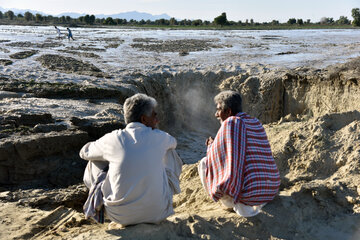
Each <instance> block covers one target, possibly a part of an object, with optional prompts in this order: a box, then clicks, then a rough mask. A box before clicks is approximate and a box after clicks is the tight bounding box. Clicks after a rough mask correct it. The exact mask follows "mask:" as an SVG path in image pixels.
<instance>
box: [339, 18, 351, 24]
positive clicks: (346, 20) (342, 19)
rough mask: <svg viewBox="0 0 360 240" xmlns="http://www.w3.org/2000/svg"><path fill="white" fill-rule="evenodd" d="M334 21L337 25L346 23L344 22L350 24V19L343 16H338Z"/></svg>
mask: <svg viewBox="0 0 360 240" xmlns="http://www.w3.org/2000/svg"><path fill="white" fill-rule="evenodd" d="M336 23H337V24H339V25H346V24H350V20H349V19H348V18H347V17H345V16H340V18H339V19H338V20H337V21H336Z"/></svg>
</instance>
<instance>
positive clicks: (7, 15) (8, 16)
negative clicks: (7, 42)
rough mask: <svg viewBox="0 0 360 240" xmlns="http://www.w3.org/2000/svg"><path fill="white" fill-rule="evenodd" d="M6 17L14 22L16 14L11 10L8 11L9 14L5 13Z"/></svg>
mask: <svg viewBox="0 0 360 240" xmlns="http://www.w3.org/2000/svg"><path fill="white" fill-rule="evenodd" d="M5 17H7V18H8V19H10V20H13V19H14V17H15V14H14V12H13V11H11V10H9V11H7V12H6V13H5Z"/></svg>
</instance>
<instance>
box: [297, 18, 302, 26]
mask: <svg viewBox="0 0 360 240" xmlns="http://www.w3.org/2000/svg"><path fill="white" fill-rule="evenodd" d="M296 23H297V24H299V25H303V24H304V21H303V20H302V19H301V18H300V19H298V20H296Z"/></svg>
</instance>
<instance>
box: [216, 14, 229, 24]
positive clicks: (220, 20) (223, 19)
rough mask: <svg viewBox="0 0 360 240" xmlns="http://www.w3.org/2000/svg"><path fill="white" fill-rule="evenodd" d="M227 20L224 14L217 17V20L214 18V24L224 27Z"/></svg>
mask: <svg viewBox="0 0 360 240" xmlns="http://www.w3.org/2000/svg"><path fill="white" fill-rule="evenodd" d="M227 22H228V21H227V18H226V13H224V12H223V13H222V14H221V15H220V16H217V17H216V18H214V23H215V24H216V25H220V26H224V25H226V24H227Z"/></svg>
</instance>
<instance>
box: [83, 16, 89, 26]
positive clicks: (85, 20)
mask: <svg viewBox="0 0 360 240" xmlns="http://www.w3.org/2000/svg"><path fill="white" fill-rule="evenodd" d="M84 22H85V23H86V24H90V15H89V14H86V15H85V16H84Z"/></svg>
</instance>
